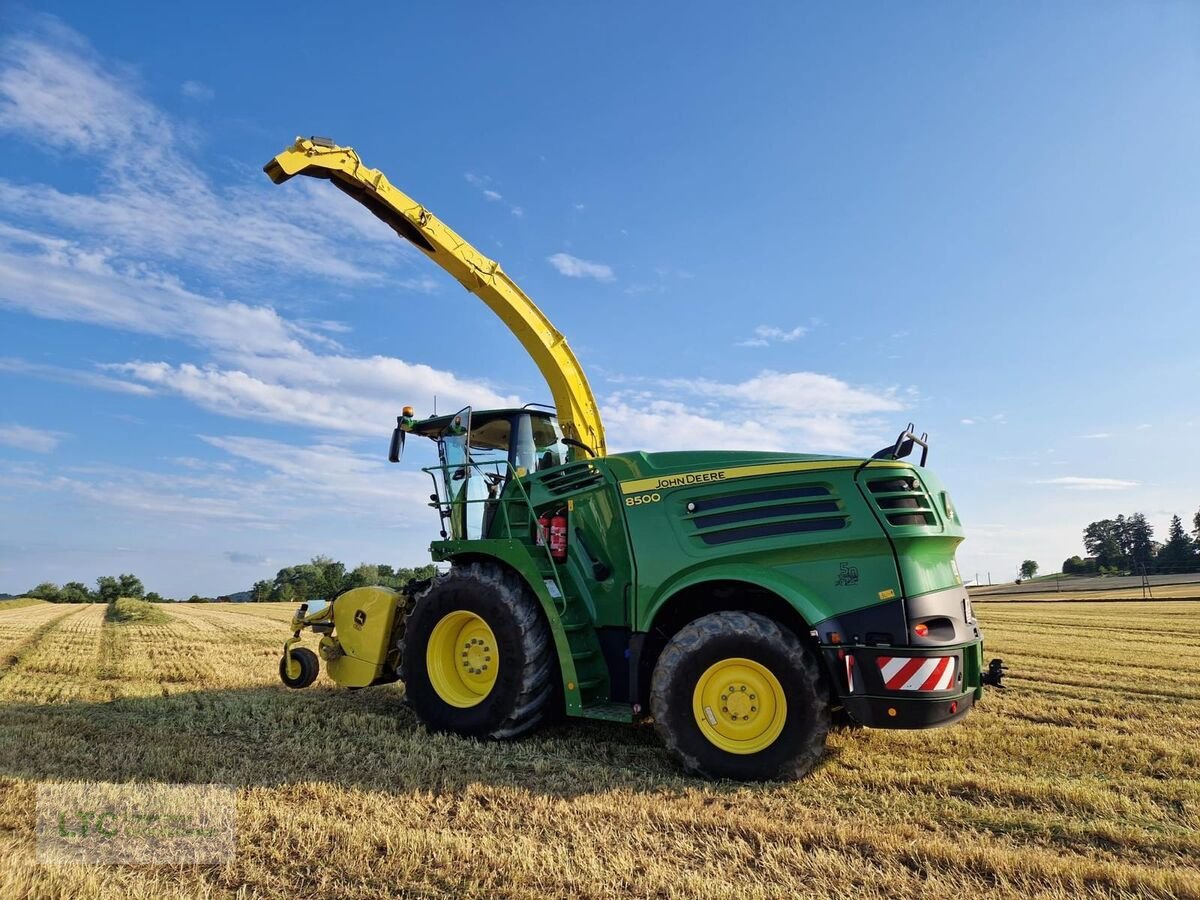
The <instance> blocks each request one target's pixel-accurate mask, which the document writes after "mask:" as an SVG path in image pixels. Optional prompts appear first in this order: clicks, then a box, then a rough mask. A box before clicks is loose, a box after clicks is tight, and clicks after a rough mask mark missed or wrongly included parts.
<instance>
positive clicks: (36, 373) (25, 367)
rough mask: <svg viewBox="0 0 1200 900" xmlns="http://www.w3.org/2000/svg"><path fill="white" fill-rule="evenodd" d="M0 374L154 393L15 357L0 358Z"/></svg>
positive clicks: (85, 373)
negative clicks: (9, 373) (7, 373)
mask: <svg viewBox="0 0 1200 900" xmlns="http://www.w3.org/2000/svg"><path fill="white" fill-rule="evenodd" d="M0 372H11V373H13V374H15V375H29V376H32V377H34V378H41V379H44V380H46V381H59V382H63V383H65V384H80V385H83V386H84V387H93V388H100V389H101V390H105V391H117V392H118V393H122V394H137V395H140V396H148V395H150V394H153V393H154V392H153V391H152V390H150V388H148V387H146V386H145V385H144V384H137V383H136V382H132V381H122V380H121V379H119V378H110V377H109V376H107V375H100V374H98V373H96V372H88V371H86V370H79V369H68V368H66V367H64V366H50V365H44V364H42V363H33V362H30V361H29V360H26V359H20V358H17V357H11V356H7V357H0Z"/></svg>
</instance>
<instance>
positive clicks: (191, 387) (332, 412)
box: [111, 351, 517, 436]
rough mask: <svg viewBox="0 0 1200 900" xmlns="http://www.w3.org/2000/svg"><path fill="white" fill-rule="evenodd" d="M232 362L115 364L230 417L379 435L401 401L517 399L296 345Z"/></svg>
mask: <svg viewBox="0 0 1200 900" xmlns="http://www.w3.org/2000/svg"><path fill="white" fill-rule="evenodd" d="M227 359H228V361H229V363H230V365H229V366H228V367H225V368H222V367H220V366H217V365H210V366H197V365H195V364H192V363H183V364H180V365H172V364H169V363H166V362H131V363H121V364H117V365H114V366H112V367H111V368H112V369H113V370H114V371H119V372H123V373H125V374H126V375H127V376H129V377H131V378H134V379H137V380H138V381H139V382H142V383H144V384H146V385H149V386H151V387H153V388H154V389H155V390H158V391H168V392H171V393H175V394H178V395H179V396H181V397H184V398H186V399H187V400H189V401H191V402H192V403H195V404H197V405H198V406H201V407H203V408H204V409H207V410H210V411H211V412H216V413H220V414H222V415H226V416H233V417H236V418H242V419H253V420H257V421H266V422H278V423H282V424H288V425H303V426H308V427H310V428H316V429H322V430H328V431H335V432H346V433H350V434H359V435H364V436H368V435H369V436H378V435H379V434H381V433H384V432H386V431H387V430H388V429H390V427H391V425H392V424H393V422H394V419H395V417H396V415H397V414H398V413H399V409H400V407H401V406H404V405H405V404H411V405H414V406H418V407H423V406H425V407H427V406H429V405H432V398H433V397H435V396H436V397H437V398H438V403H439V404H441V405H442V406H443V407H444V408H447V409H450V408H457V407H460V406H467V405H473V406H476V407H480V408H483V407H503V406H512V405H514V404H516V403H517V398H516V397H515V396H511V395H502V394H499V393H497V392H496V391H494V390H493V389H492V388H491V387H490V386H489V385H487V384H486V383H483V382H476V381H468V380H464V379H461V378H459V377H457V376H456V375H454V374H453V373H451V372H446V371H443V370H440V369H434V368H433V367H431V366H426V365H421V364H416V363H408V362H405V361H404V360H400V359H395V358H393V357H385V356H373V357H368V358H365V359H360V358H354V357H348V356H338V355H328V354H317V353H312V352H310V351H299V352H297V353H295V354H293V355H290V356H265V355H256V354H240V355H231V356H229V357H227Z"/></svg>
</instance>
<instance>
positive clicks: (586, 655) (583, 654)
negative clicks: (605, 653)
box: [571, 650, 596, 660]
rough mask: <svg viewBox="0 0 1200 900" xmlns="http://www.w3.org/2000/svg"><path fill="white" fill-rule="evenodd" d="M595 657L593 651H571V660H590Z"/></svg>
mask: <svg viewBox="0 0 1200 900" xmlns="http://www.w3.org/2000/svg"><path fill="white" fill-rule="evenodd" d="M595 655H596V651H595V650H572V651H571V658H572V659H575V660H581V659H591V658H592V657H593V656H595Z"/></svg>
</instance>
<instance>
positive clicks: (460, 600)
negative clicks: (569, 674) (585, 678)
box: [401, 563, 558, 738]
mask: <svg viewBox="0 0 1200 900" xmlns="http://www.w3.org/2000/svg"><path fill="white" fill-rule="evenodd" d="M401 658H402V659H403V669H404V671H403V678H404V688H405V694H406V696H407V697H408V701H409V703H411V704H412V707H413V710H414V711H415V712H416V714H417V717H418V718H420V719H421V721H422V722H424V723H425V724H426V725H427V726H429V727H430V728H432V729H434V730H435V731H451V732H454V733H456V734H461V735H467V736H472V737H489V738H511V737H516V736H518V735H521V734H524V733H525V732H527V731H530V730H532V729H533V728H535V727H536V726H537V725H538V724H540V723H541V722H542V721H543V720H544V718H545V717H546V715H547V714H548V713H549V712H550V704H551V702H552V699H553V695H554V679H556V678H558V660H557V657H556V656H555V654H554V643H553V641H552V640H551V637H550V627H549V626H548V625H547V624H546V619H545V617H544V616H543V615H542V610H541V606H540V605H539V604H538V601H537V599H536V598H535V597H534V596H533V594H532V592H531V591H530V590H529V588H528V587H527V586H526V584H525V582H524V581H522V580H521V579H520V578H519V577H517V576H516V575H514V574H512V573H511V572H509V571H508V570H506V569H503V568H501V567H499V566H497V565H494V564H490V563H472V564H470V565H467V566H462V567H459V566H455V568H454V569H453V570H452V571H451V572H450V574H449V575H448V576H446V577H444V578H439V579H437V580H436V581H435V582H434V584H433V587H432V588H430V589H429V591H428V592H427V593H425V594H424V595H423V596H422V597H421V598H420V599H419V600H418V601H417V605H416V607H415V608H414V609H413V612H412V615H411V616H409V618H408V622H407V624H406V627H405V632H404V646H403V652H402V654H401Z"/></svg>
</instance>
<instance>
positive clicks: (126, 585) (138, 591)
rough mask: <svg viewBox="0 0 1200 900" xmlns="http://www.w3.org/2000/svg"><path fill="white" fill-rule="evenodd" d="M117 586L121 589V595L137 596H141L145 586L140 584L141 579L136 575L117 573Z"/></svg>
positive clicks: (144, 591)
mask: <svg viewBox="0 0 1200 900" xmlns="http://www.w3.org/2000/svg"><path fill="white" fill-rule="evenodd" d="M117 586H118V587H119V588H120V590H121V596H122V597H137V598H141V597H142V596H143V595H144V594H145V593H146V588H145V586H144V585H143V584H142V579H140V578H138V577H137V576H136V575H118V576H117Z"/></svg>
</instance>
